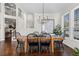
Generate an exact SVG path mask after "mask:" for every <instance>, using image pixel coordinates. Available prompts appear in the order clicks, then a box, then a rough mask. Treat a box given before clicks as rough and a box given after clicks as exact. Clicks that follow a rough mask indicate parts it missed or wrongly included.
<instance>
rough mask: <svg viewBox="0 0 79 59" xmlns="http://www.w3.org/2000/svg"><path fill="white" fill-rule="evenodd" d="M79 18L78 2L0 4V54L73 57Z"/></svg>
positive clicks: (78, 46) (76, 45) (78, 29)
mask: <svg viewBox="0 0 79 59" xmlns="http://www.w3.org/2000/svg"><path fill="white" fill-rule="evenodd" d="M78 17H79V3H0V33H1V34H0V55H1V56H73V55H74V54H73V53H75V52H74V50H75V48H79V44H78V42H79V41H78V40H79V38H78V33H79V27H78V26H79V25H78V20H77V19H78ZM6 19H7V21H8V24H12V25H13V26H9V25H6V23H7V21H6ZM12 22H14V23H12ZM15 23H16V25H15ZM6 26H7V27H9V28H10V31H11V32H10V31H9V32H10V33H11V34H6V35H5V33H6V32H5V29H6ZM73 33H74V34H75V35H74V34H73ZM7 35H8V36H10V38H8V39H10V42H9V41H8V40H7V41H6V38H5V37H6V36H7Z"/></svg>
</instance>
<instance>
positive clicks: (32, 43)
mask: <svg viewBox="0 0 79 59" xmlns="http://www.w3.org/2000/svg"><path fill="white" fill-rule="evenodd" d="M27 42H28V51H29V52H31V53H32V52H33V51H34V52H38V51H39V42H38V38H37V35H36V34H35V33H30V34H28V35H27Z"/></svg>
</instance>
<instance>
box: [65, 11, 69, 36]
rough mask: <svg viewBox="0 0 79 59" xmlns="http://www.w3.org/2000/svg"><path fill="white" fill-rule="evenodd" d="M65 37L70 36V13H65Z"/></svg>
mask: <svg viewBox="0 0 79 59" xmlns="http://www.w3.org/2000/svg"><path fill="white" fill-rule="evenodd" d="M64 30H65V37H69V13H67V14H65V15H64Z"/></svg>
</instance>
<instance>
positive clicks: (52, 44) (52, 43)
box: [51, 40, 54, 53]
mask: <svg viewBox="0 0 79 59" xmlns="http://www.w3.org/2000/svg"><path fill="white" fill-rule="evenodd" d="M51 41H52V42H51V46H52V53H54V41H53V40H51Z"/></svg>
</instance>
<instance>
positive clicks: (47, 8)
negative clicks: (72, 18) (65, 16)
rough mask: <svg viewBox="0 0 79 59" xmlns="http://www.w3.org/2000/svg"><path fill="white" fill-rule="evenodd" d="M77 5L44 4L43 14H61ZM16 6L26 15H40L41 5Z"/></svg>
mask: <svg viewBox="0 0 79 59" xmlns="http://www.w3.org/2000/svg"><path fill="white" fill-rule="evenodd" d="M76 5H78V3H44V13H58V12H63V11H65V10H66V9H68V8H70V7H74V6H76ZM17 6H18V7H20V8H21V9H23V11H24V12H26V13H42V12H43V3H17Z"/></svg>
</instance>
